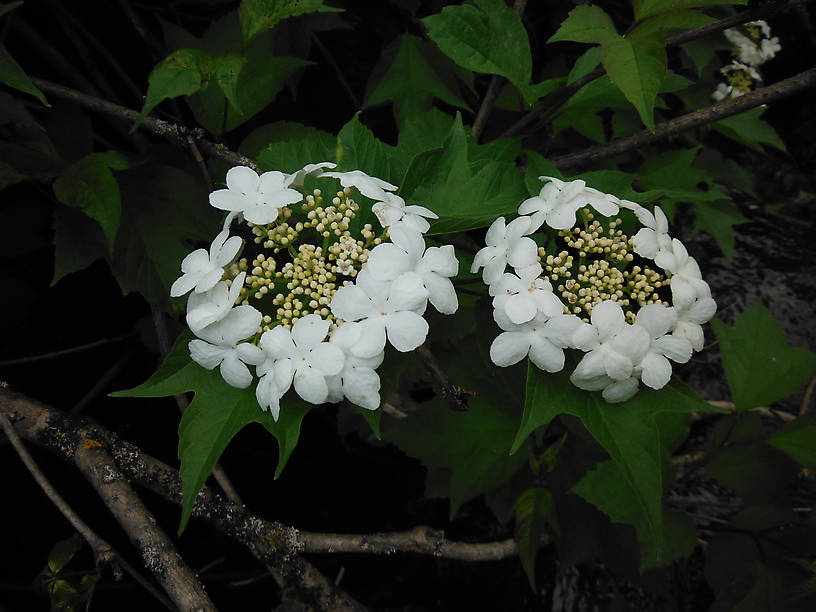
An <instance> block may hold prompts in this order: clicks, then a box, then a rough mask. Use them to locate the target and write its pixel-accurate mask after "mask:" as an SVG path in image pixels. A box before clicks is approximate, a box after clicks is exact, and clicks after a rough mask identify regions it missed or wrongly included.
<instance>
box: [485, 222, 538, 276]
mask: <svg viewBox="0 0 816 612" xmlns="http://www.w3.org/2000/svg"><path fill="white" fill-rule="evenodd" d="M531 222H532V219H531V218H530V217H517V218H516V219H513V220H512V221H511V222H510V223H508V224H507V225H505V222H504V217H499V218H498V219H496V220H495V221H494V222H493V224H492V225H491V226H490V228H489V229H488V230H487V234H486V235H485V244H486V245H487V246H485V247H483V248H482V249H481V250H479V252H478V253H476V257H474V258H473V265H472V266H471V267H470V271H471V272H476V271H477V270H478V269H479V268H482V267H484V270H483V271H482V278H483V279H484V282H485V283H487V284H488V285H492V284H493V283H495V282H496V281H497V280H499V279H500V278H501V275H502V274H503V273H504V269H505V268H506V267H507V264H508V263H509V264H510V265H511V266H513V267H514V268H516V269H521V268H528V267H530V266H535V265H538V246H537V245H536V243H535V241H534V240H533V239H532V238H528V237H526V236H525V234H527V233H529V231H530V224H531Z"/></svg>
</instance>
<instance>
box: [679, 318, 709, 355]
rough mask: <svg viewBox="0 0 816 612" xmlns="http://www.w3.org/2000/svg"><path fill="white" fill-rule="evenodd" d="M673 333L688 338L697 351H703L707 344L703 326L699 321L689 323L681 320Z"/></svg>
mask: <svg viewBox="0 0 816 612" xmlns="http://www.w3.org/2000/svg"><path fill="white" fill-rule="evenodd" d="M672 335H673V336H677V337H679V338H683V339H685V340H688V342H689V343H690V344H691V347H692V348H693V349H694V350H695V351H702V350H703V346H704V345H705V336H704V335H703V328H702V327H700V326H699V325H698V324H697V323H689V322H687V321H680V322H678V323H677V325H676V326H675V328H674V330H672Z"/></svg>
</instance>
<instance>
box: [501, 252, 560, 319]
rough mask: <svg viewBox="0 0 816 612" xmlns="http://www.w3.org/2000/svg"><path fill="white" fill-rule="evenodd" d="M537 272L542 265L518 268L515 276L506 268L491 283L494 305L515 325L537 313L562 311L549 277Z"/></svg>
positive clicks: (550, 313)
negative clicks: (497, 278)
mask: <svg viewBox="0 0 816 612" xmlns="http://www.w3.org/2000/svg"><path fill="white" fill-rule="evenodd" d="M540 273H541V266H530V267H529V268H524V269H522V270H519V273H518V276H516V275H515V274H510V273H509V272H505V273H504V274H503V275H502V277H501V278H500V279H499V280H498V281H496V282H495V283H493V284H492V285H490V289H489V293H490V295H492V296H494V298H493V308H495V309H497V310H501V311H503V312H504V313H505V314H506V315H507V317H508V318H509V319H510V321H512V322H513V323H515V324H517V325H520V324H522V323H525V322H527V321H529V320H531V319H532V318H533V317H535V316H536V315H537V314H538V313H543V314H545V315H547V316H549V317H554V316H556V315H558V314H562V313H563V312H564V305H563V304H562V303H561V300H559V299H558V298H557V297H556V296H555V294H554V293H553V290H552V285H551V284H550V281H549V280H548V279H546V278H540V277H539V274H540Z"/></svg>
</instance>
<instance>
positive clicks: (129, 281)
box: [111, 165, 220, 308]
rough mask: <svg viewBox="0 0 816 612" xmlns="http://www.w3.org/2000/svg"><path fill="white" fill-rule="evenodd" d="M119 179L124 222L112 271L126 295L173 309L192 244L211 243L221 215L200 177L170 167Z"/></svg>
mask: <svg viewBox="0 0 816 612" xmlns="http://www.w3.org/2000/svg"><path fill="white" fill-rule="evenodd" d="M118 179H119V189H120V191H121V194H122V219H121V223H120V227H119V233H118V235H117V237H116V244H115V245H114V252H113V257H112V260H111V269H112V270H113V273H114V276H115V277H116V280H117V281H118V282H119V286H120V287H121V288H122V292H123V293H126V294H127V293H130V292H132V291H138V292H139V293H141V294H142V295H143V296H145V298H146V299H147V300H148V301H149V302H151V303H153V304H157V305H160V306H162V307H164V308H169V305H170V298H169V295H170V285H172V284H173V281H175V280H176V279H177V278H178V277H179V275H180V273H181V261H182V259H184V258H185V257H186V256H187V255H188V254H189V253H190V251H191V250H192V248H191V246H190V242H189V241H191V240H201V241H206V242H207V243H209V242H210V241H211V240H212V238H213V236H214V235H215V234H216V233H218V228H219V219H220V215H219V213H218V211H216V210H215V209H213V207H212V206H210V205H209V203H208V201H207V194H206V192H205V191H204V189H203V187H202V186H201V181H200V180H197V179H198V177H193V176H191V175H189V174H185V173H184V172H181V171H180V170H177V169H175V168H172V167H170V166H162V165H144V166H140V167H138V168H133V169H130V170H126V171H124V172H121V173H119V175H118ZM176 306H177V307H179V308H183V303H181V302H180V301H179V302H178V303H177V304H176Z"/></svg>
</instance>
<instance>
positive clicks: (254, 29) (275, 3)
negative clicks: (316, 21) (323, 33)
mask: <svg viewBox="0 0 816 612" xmlns="http://www.w3.org/2000/svg"><path fill="white" fill-rule="evenodd" d="M322 5H323V0H241V6H240V7H239V9H238V14H239V15H240V17H241V30H242V32H243V36H244V43H248V42H249V41H250V40H251V39H252V38H253V37H255V36H257V35H258V34H260V33H261V32H264V31H266V30H269V29H271V28H274V27H275V25H277V24H278V22H280V21H282V20H283V19H287V18H288V17H295V16H297V15H304V14H306V13H313V12H315V11H317V10H319V9H320V8H321V6H322Z"/></svg>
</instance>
